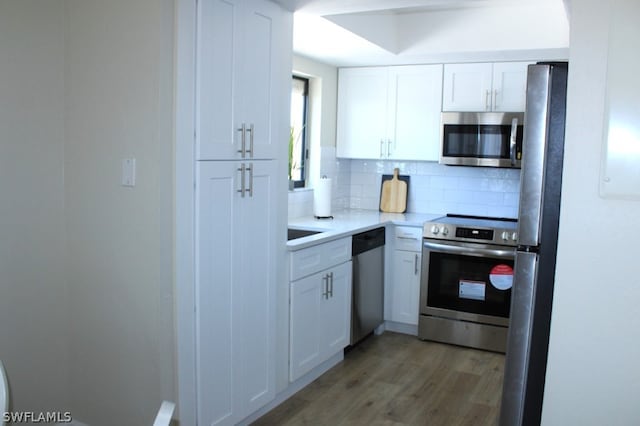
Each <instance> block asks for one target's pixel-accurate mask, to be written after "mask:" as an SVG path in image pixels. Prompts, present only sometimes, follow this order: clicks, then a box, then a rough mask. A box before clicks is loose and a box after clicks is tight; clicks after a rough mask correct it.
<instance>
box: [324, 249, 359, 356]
mask: <svg viewBox="0 0 640 426" xmlns="http://www.w3.org/2000/svg"><path fill="white" fill-rule="evenodd" d="M329 274H330V276H329V295H328V297H327V298H325V299H323V308H322V318H321V322H322V330H323V335H322V344H321V345H322V346H323V347H324V354H325V356H324V358H325V359H328V358H330V357H331V356H333V355H335V354H336V353H338V352H340V351H341V350H342V349H344V348H345V347H346V346H348V345H349V341H350V340H351V274H352V266H351V261H348V262H346V263H343V264H342V265H339V266H336V267H334V268H331V269H330V270H329Z"/></svg>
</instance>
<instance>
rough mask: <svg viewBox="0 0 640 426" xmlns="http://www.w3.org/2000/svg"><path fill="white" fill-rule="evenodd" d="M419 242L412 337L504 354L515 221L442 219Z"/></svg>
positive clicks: (427, 230)
mask: <svg viewBox="0 0 640 426" xmlns="http://www.w3.org/2000/svg"><path fill="white" fill-rule="evenodd" d="M423 237H424V238H423V243H422V277H421V283H420V318H419V322H418V337H420V338H421V339H425V340H435V341H439V342H445V343H453V344H456V345H462V346H469V347H474V348H480V349H486V350H491V351H496V352H504V351H505V349H506V342H507V327H508V325H509V311H510V306H511V287H512V284H513V267H514V264H513V260H514V257H515V251H516V247H515V246H516V245H517V238H518V236H517V233H516V221H515V219H496V218H484V217H473V216H460V215H448V216H445V217H441V218H438V219H435V220H434V221H432V222H428V223H426V224H425V225H424V230H423Z"/></svg>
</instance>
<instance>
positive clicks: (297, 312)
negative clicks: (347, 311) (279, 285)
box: [289, 272, 327, 381]
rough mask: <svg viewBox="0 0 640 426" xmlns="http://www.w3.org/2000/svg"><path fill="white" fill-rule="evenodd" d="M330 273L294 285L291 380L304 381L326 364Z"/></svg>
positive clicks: (290, 322)
mask: <svg viewBox="0 0 640 426" xmlns="http://www.w3.org/2000/svg"><path fill="white" fill-rule="evenodd" d="M326 279H327V273H326V272H319V273H317V274H314V275H310V276H308V277H306V278H302V279H300V280H297V281H294V282H292V283H291V294H290V297H291V307H290V311H291V316H290V319H289V324H290V345H289V351H290V355H289V379H290V380H291V381H294V380H296V379H298V378H300V377H302V376H303V375H304V374H305V373H307V372H308V371H310V370H311V369H312V368H313V367H315V366H316V365H318V364H320V363H321V362H322V359H321V357H322V356H323V348H322V346H321V341H322V338H321V336H322V330H321V326H322V319H321V318H322V313H321V304H322V303H323V302H324V301H325V298H324V296H323V293H324V292H326V290H325V286H326Z"/></svg>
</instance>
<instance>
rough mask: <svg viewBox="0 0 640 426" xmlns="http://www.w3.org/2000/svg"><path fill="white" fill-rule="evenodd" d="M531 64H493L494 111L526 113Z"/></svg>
mask: <svg viewBox="0 0 640 426" xmlns="http://www.w3.org/2000/svg"><path fill="white" fill-rule="evenodd" d="M530 63H531V62H499V63H495V64H493V110H494V111H507V112H512V111H524V109H525V97H526V92H527V67H528V66H529V64H530Z"/></svg>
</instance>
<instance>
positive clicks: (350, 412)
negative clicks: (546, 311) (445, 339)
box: [253, 332, 504, 426]
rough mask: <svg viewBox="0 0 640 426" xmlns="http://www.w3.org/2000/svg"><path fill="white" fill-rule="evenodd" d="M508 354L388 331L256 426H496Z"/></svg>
mask: <svg viewBox="0 0 640 426" xmlns="http://www.w3.org/2000/svg"><path fill="white" fill-rule="evenodd" d="M503 368H504V355H502V354H496V353H492V352H485V351H479V350H474V349H467V348H461V347H458V346H451V345H445V344H440V343H433V342H424V341H421V340H418V339H417V338H416V337H413V336H407V335H403V334H396V333H390V332H385V333H384V334H382V335H381V336H371V337H369V338H367V339H366V340H365V341H363V342H362V343H360V344H359V345H357V346H355V347H354V348H353V349H352V350H350V351H349V352H347V354H346V355H345V360H344V361H343V362H342V363H340V364H338V365H336V366H335V367H333V368H332V369H331V370H329V371H328V372H327V373H325V374H324V375H322V376H321V377H319V378H318V379H317V380H316V381H314V382H313V383H311V384H310V385H309V386H307V387H306V388H304V389H303V390H301V391H300V392H298V393H297V394H295V395H294V396H292V397H291V398H289V399H288V400H287V401H285V402H284V403H282V404H281V405H279V406H278V407H276V408H275V409H274V410H272V411H271V412H269V413H267V414H266V415H264V416H263V417H261V418H260V419H258V420H257V421H256V422H254V423H253V425H256V426H258V425H428V426H438V425H443V426H445V425H446V426H454V425H469V426H471V425H473V426H478V425H480V426H481V425H492V426H493V425H495V424H497V420H498V415H499V405H500V395H501V392H502V375H503Z"/></svg>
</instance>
